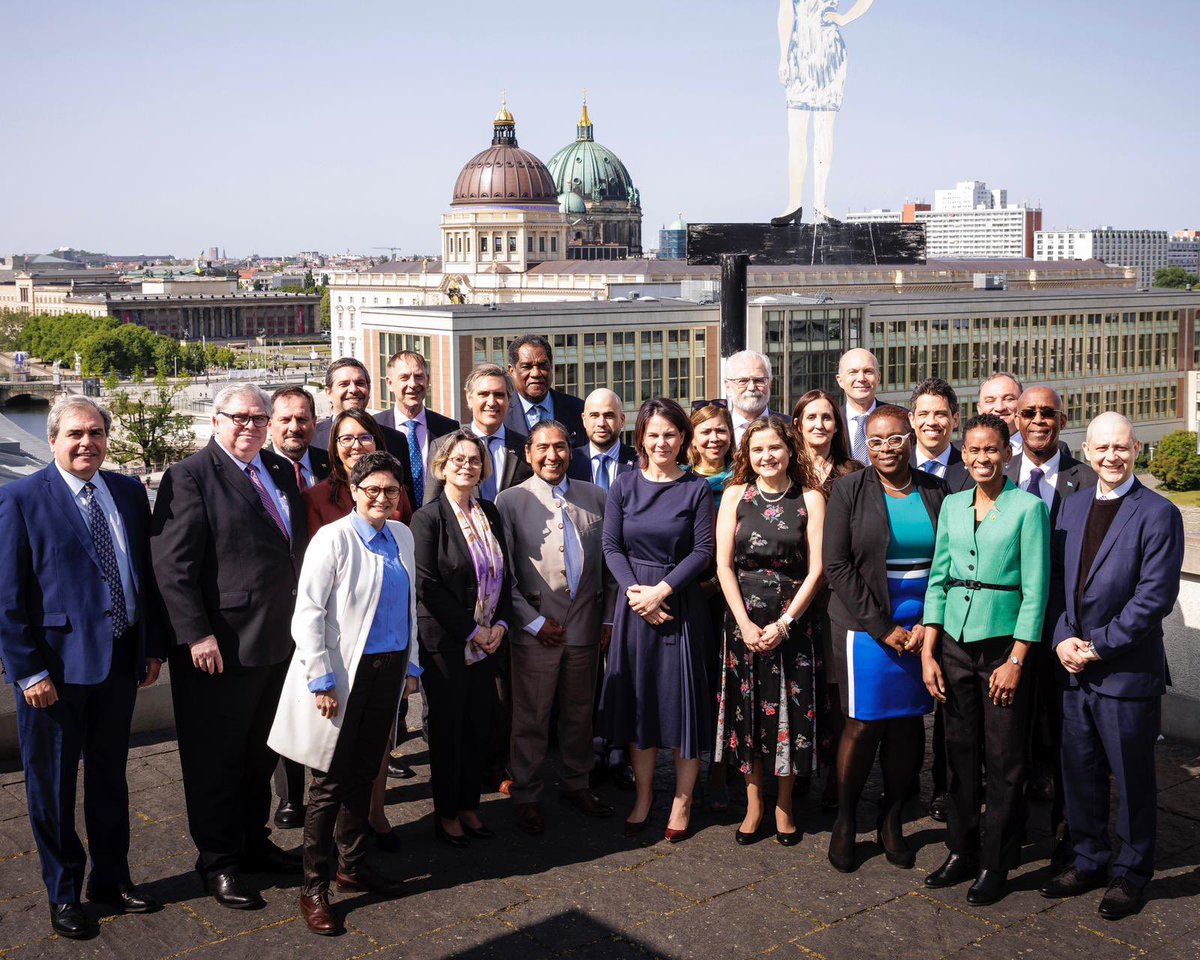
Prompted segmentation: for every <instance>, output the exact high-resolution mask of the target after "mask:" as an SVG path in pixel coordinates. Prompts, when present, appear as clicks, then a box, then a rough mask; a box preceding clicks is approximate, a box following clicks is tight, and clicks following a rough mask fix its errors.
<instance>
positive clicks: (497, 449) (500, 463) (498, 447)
mask: <svg viewBox="0 0 1200 960" xmlns="http://www.w3.org/2000/svg"><path fill="white" fill-rule="evenodd" d="M471 432H472V433H473V434H475V436H477V437H478V438H479V439H480V440H482V441H483V443H484V446H486V447H487V448H488V450H490V451H491V454H492V476H493V477H494V478H495V481H496V483H495V485H496V492H497V493H499V492H500V478H501V477H503V476H504V458H505V457H506V456H508V448H507V447H505V445H504V424H500V426H499V427H498V428H497V430H496V432H495V433H491V434H489V433H485V432H484V431H483V430H482V428H480V426H479V424H477V423H476V422H475V421H474V420H472V421H471ZM493 438H494V439H495V440H496V442H495V443H494V444H493V443H492V442H491V441H492V439H493ZM480 486H481V487H482V481H481V482H480Z"/></svg>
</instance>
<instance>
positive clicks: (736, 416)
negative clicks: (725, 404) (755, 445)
mask: <svg viewBox="0 0 1200 960" xmlns="http://www.w3.org/2000/svg"><path fill="white" fill-rule="evenodd" d="M770 411H771V406H770V404H768V405H767V406H765V407H763V409H762V413H760V414H758V415H757V416H753V417H747V416H746V415H745V414H744V413H742V411H741V410H739V409H738V408H737V407H735V406H734V405H733V404H730V405H729V418H730V419H731V420H732V421H733V429H734V430H738V429H741V428H742V427H748V426H749V425H750V424H752V423H753V422H754V421H755V420H757V419H758V418H759V417H765V416H766V415H767V414H768V413H770Z"/></svg>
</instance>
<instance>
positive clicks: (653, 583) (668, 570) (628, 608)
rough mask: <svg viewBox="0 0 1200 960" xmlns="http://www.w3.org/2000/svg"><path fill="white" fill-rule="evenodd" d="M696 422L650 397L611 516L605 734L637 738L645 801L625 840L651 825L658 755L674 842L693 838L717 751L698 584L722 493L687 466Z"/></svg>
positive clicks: (634, 746) (636, 766) (612, 497)
mask: <svg viewBox="0 0 1200 960" xmlns="http://www.w3.org/2000/svg"><path fill="white" fill-rule="evenodd" d="M691 440H692V424H691V421H690V420H688V417H687V414H685V413H684V412H683V409H682V408H681V407H680V406H679V404H677V403H676V402H675V401H674V400H668V399H666V398H663V397H659V398H656V399H653V400H647V401H646V402H645V403H643V404H642V408H641V410H639V411H638V417H637V426H636V427H635V429H634V447H635V448H636V449H637V452H638V457H639V458H640V469H637V470H630V471H629V472H628V473H623V474H621V475H620V476H618V477H617V479H616V480H615V481H614V482H613V485H612V488H611V489H610V491H609V495H608V506H607V507H606V508H605V511H604V559H605V561H606V562H607V563H608V568H609V570H611V571H612V574H613V576H614V577H616V580H617V584H618V586H619V587H620V589H621V592H622V595H623V596H624V598H625V603H618V604H617V610H616V613H615V615H614V617H613V634H612V644H611V646H610V647H609V651H608V664H607V667H606V669H605V674H604V688H603V690H602V692H601V697H600V731H601V734H602V735H603V736H605V737H607V738H608V739H609V740H610V741H611V742H613V743H628V744H629V745H630V752H631V755H632V757H633V771H634V778H635V782H636V787H637V798H636V800H635V801H634V805H633V810H632V812H631V814H630V817H629V819H628V820H626V821H625V835H626V836H629V837H632V836H636V835H637V834H639V833H641V832H642V831H643V830H645V829H646V825H647V824H648V823H649V821H650V811H651V808H652V807H653V805H654V793H653V784H654V765H655V761H656V759H657V757H658V751H659V749H669V750H671V751H672V753H673V754H674V757H675V791H674V802H673V803H672V805H671V814H670V818H669V820H668V821H667V829H666V833H665V834H664V836H665V837H666V839H667V840H669V841H671V842H672V843H675V842H677V841H679V840H682V839H684V838H685V837H686V836H687V834H688V829H689V825H690V822H691V812H692V791H693V789H694V787H695V785H696V776H697V774H698V773H699V772H700V752H701V751H702V750H706V749H708V748H709V746H710V745H711V744H712V739H711V737H712V712H713V711H712V705H711V704H710V702H709V699H708V698H709V690H710V687H709V682H708V671H709V670H711V669H712V665H710V664H709V663H708V662H707V661H706V659H705V657H706V655H707V654H708V653H709V652H710V651H711V650H712V646H711V644H712V641H711V640H710V639H709V636H708V634H709V631H710V630H711V629H712V627H711V624H710V623H709V620H708V604H707V603H706V602H705V600H704V594H703V593H702V592H701V590H700V580H701V578H702V577H703V576H704V572H705V570H707V569H708V566H709V564H710V563H711V562H712V557H713V498H712V494H711V493H710V492H709V489H708V484H707V483H705V481H704V479H703V478H702V477H699V476H697V475H696V474H694V473H690V472H687V471H685V470H684V469H683V468H682V467H681V466H680V464H681V462H683V461H684V460H686V459H687V450H688V447H689V445H690V444H691Z"/></svg>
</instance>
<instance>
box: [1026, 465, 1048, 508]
mask: <svg viewBox="0 0 1200 960" xmlns="http://www.w3.org/2000/svg"><path fill="white" fill-rule="evenodd" d="M1045 475H1046V473H1045V471H1044V470H1042V468H1041V467H1034V468H1033V469H1032V470H1030V471H1029V483H1028V484H1027V485H1026V486H1025V489H1026V490H1028V491H1029V492H1030V493H1032V494H1033V495H1034V496H1035V497H1037V498H1038V499H1039V500H1040V499H1041V496H1042V477H1044V476H1045Z"/></svg>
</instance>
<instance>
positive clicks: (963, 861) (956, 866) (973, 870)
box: [925, 853, 979, 890]
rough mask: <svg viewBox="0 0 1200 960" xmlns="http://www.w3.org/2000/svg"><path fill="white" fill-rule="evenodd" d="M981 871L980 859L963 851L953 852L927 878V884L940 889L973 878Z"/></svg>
mask: <svg viewBox="0 0 1200 960" xmlns="http://www.w3.org/2000/svg"><path fill="white" fill-rule="evenodd" d="M977 873H979V861H978V860H976V859H975V858H974V857H967V856H964V855H963V854H961V853H952V854H950V856H948V857H947V858H946V862H945V863H943V864H942V865H941V866H940V867H938V868H937V869H936V870H934V871H933V873H931V874H930V875H929V876H927V877H926V878H925V886H927V887H932V888H933V889H934V890H940V889H941V888H942V887H953V886H954V885H955V884H959V883H962V882H963V881H965V880H970V879H972V878H973V877H974V876H975V875H976V874H977Z"/></svg>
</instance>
